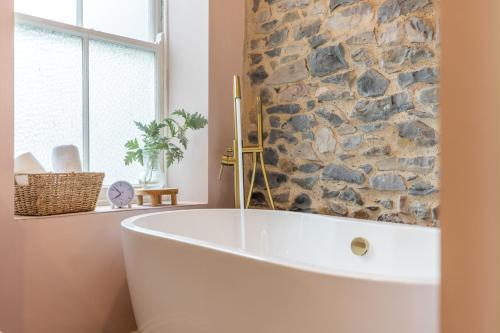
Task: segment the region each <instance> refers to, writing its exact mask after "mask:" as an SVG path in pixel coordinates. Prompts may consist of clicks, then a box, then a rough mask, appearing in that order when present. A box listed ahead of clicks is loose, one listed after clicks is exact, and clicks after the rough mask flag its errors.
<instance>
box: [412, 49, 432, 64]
mask: <svg viewBox="0 0 500 333" xmlns="http://www.w3.org/2000/svg"><path fill="white" fill-rule="evenodd" d="M408 57H409V59H410V62H411V63H412V64H413V65H415V64H418V63H419V62H420V61H423V60H429V59H431V58H433V57H434V53H433V52H432V51H431V50H429V49H428V48H425V47H412V48H411V49H410V53H409V55H408Z"/></svg>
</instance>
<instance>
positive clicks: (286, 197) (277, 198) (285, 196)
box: [273, 191, 290, 203]
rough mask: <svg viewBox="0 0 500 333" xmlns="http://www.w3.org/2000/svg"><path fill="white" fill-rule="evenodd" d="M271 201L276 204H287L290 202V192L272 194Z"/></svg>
mask: <svg viewBox="0 0 500 333" xmlns="http://www.w3.org/2000/svg"><path fill="white" fill-rule="evenodd" d="M273 200H274V202H278V203H287V202H289V201H290V192H289V191H288V192H283V193H278V194H273Z"/></svg>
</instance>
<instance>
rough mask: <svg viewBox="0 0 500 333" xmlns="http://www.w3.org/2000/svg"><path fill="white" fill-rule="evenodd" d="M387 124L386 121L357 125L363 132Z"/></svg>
mask: <svg viewBox="0 0 500 333" xmlns="http://www.w3.org/2000/svg"><path fill="white" fill-rule="evenodd" d="M388 126H389V124H388V123H369V124H363V125H360V126H359V129H360V130H362V131H363V132H365V133H373V132H378V131H382V130H384V129H386V128H387V127H388Z"/></svg>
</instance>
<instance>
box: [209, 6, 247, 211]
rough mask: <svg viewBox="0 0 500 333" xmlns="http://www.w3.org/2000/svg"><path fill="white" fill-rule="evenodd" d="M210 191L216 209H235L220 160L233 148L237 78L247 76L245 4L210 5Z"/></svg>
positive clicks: (227, 174) (228, 174)
mask: <svg viewBox="0 0 500 333" xmlns="http://www.w3.org/2000/svg"><path fill="white" fill-rule="evenodd" d="M209 10H210V22H209V29H210V40H209V82H210V83H209V108H210V111H209V112H210V113H209V119H210V127H209V130H208V131H209V132H208V150H209V151H208V156H209V158H210V163H209V166H208V188H209V204H210V205H211V206H212V207H234V195H233V176H232V175H233V174H232V171H230V170H226V171H225V173H224V176H223V178H222V181H219V180H218V179H217V178H218V175H219V168H220V158H221V157H222V155H223V154H225V153H226V148H227V147H231V146H232V140H233V136H234V134H233V133H234V123H233V99H232V98H233V91H232V86H233V75H235V74H236V75H240V76H241V75H243V74H242V71H243V52H244V35H245V0H230V1H228V0H211V1H210V9H209Z"/></svg>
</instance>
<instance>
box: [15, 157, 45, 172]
mask: <svg viewBox="0 0 500 333" xmlns="http://www.w3.org/2000/svg"><path fill="white" fill-rule="evenodd" d="M45 172H46V171H45V169H44V168H43V166H42V165H41V164H40V162H38V160H37V159H36V157H35V156H33V154H32V153H24V154H21V155H19V156H18V157H16V159H15V160H14V173H45Z"/></svg>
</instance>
